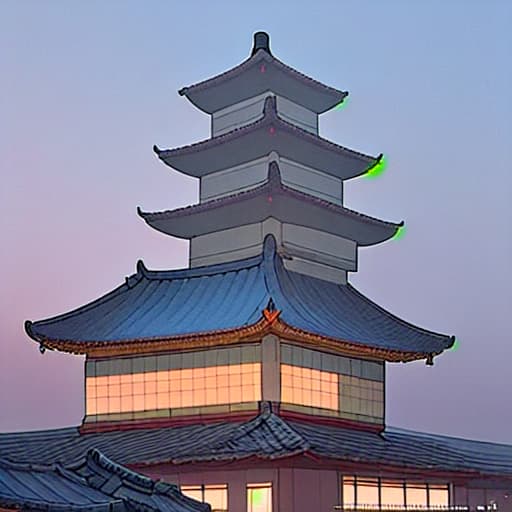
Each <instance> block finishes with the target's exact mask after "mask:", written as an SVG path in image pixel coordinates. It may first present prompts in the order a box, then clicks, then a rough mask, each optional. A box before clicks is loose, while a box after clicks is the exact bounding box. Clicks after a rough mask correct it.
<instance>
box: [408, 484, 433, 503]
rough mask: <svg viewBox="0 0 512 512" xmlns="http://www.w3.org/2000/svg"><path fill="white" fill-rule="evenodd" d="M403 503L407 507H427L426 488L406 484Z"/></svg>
mask: <svg viewBox="0 0 512 512" xmlns="http://www.w3.org/2000/svg"><path fill="white" fill-rule="evenodd" d="M405 493H406V494H405V501H406V503H407V506H408V507H426V506H427V503H428V502H427V486H426V485H425V484H420V483H407V485H406V488H405Z"/></svg>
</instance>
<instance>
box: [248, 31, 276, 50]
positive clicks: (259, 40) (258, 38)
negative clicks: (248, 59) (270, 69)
mask: <svg viewBox="0 0 512 512" xmlns="http://www.w3.org/2000/svg"><path fill="white" fill-rule="evenodd" d="M258 50H263V51H265V52H267V53H268V54H269V55H272V52H271V51H270V36H269V35H268V34H267V33H266V32H255V34H254V44H253V47H252V52H251V56H253V55H254V54H255V53H256V52H257V51H258Z"/></svg>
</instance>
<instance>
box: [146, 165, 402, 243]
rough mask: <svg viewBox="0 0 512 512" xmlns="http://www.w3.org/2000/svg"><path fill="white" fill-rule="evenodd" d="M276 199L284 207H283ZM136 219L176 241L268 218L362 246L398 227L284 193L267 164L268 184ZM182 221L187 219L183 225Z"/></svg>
mask: <svg viewBox="0 0 512 512" xmlns="http://www.w3.org/2000/svg"><path fill="white" fill-rule="evenodd" d="M269 197H270V198H272V201H271V202H269V200H268V199H269ZM281 198H282V199H284V200H288V202H287V203H283V202H282V199H281ZM256 201H259V202H258V203H256ZM138 213H139V215H140V216H141V217H142V218H143V219H144V220H145V221H146V222H147V223H148V224H149V225H150V226H152V227H153V228H155V229H157V230H159V231H162V232H163V233H166V234H171V235H173V236H178V237H181V238H192V237H193V236H198V235H202V234H206V233H210V232H215V231H219V230H224V229H230V228H233V227H237V226H240V225H244V224H254V223H257V222H262V221H263V220H265V219H266V218H268V217H269V216H272V217H274V218H276V219H278V220H281V221H282V222H291V223H293V224H299V225H301V226H305V227H309V228H312V229H318V230H320V231H325V232H328V233H332V234H336V235H338V236H344V237H345V238H348V239H351V240H354V241H356V242H357V243H358V244H359V245H362V246H367V245H374V244H377V243H381V242H383V241H385V240H388V239H389V238H391V237H392V236H393V235H395V233H396V232H397V230H398V229H399V228H400V227H401V226H402V225H403V222H402V223H400V224H396V223H393V222H386V221H382V220H380V219H376V218H374V217H370V216H368V215H365V214H362V213H359V212H356V211H354V210H351V209H349V208H346V207H344V206H340V205H337V204H334V203H331V202H329V201H325V200H324V199H320V198H318V197H315V196H312V195H310V194H306V193H304V192H301V191H299V190H296V189H293V188H291V187H288V186H286V185H284V184H283V183H282V181H281V174H280V171H279V165H278V164H277V162H271V163H270V164H269V166H268V178H267V181H265V183H263V184H261V185H259V186H257V187H255V188H252V189H250V190H245V191H242V192H237V193H235V194H231V195H229V196H224V197H221V198H217V199H212V200H210V201H206V202H203V203H199V204H195V205H191V206H186V207H184V208H178V209H176V210H171V211H169V210H168V211H163V212H153V213H149V212H142V211H141V210H140V209H139V210H138ZM201 214H202V215H201ZM215 214H217V216H215ZM183 219H188V221H187V223H185V222H184V221H183Z"/></svg>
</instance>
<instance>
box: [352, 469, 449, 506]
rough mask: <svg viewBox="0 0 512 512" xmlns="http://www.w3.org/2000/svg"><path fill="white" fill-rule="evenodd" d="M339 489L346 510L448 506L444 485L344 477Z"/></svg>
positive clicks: (446, 487) (447, 492) (445, 486)
mask: <svg viewBox="0 0 512 512" xmlns="http://www.w3.org/2000/svg"><path fill="white" fill-rule="evenodd" d="M342 486H343V506H344V507H345V508H347V509H351V508H370V509H371V508H373V509H378V510H397V509H400V508H404V507H405V508H411V509H427V508H429V507H431V508H438V509H447V508H448V506H449V504H450V500H449V487H448V485H447V484H427V483H425V482H408V481H406V480H385V479H380V478H368V477H359V476H344V477H343V481H342Z"/></svg>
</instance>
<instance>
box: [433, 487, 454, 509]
mask: <svg viewBox="0 0 512 512" xmlns="http://www.w3.org/2000/svg"><path fill="white" fill-rule="evenodd" d="M428 502H429V505H430V506H431V507H443V506H446V505H448V504H449V503H450V495H449V492H448V486H447V485H433V484H429V486H428Z"/></svg>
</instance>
